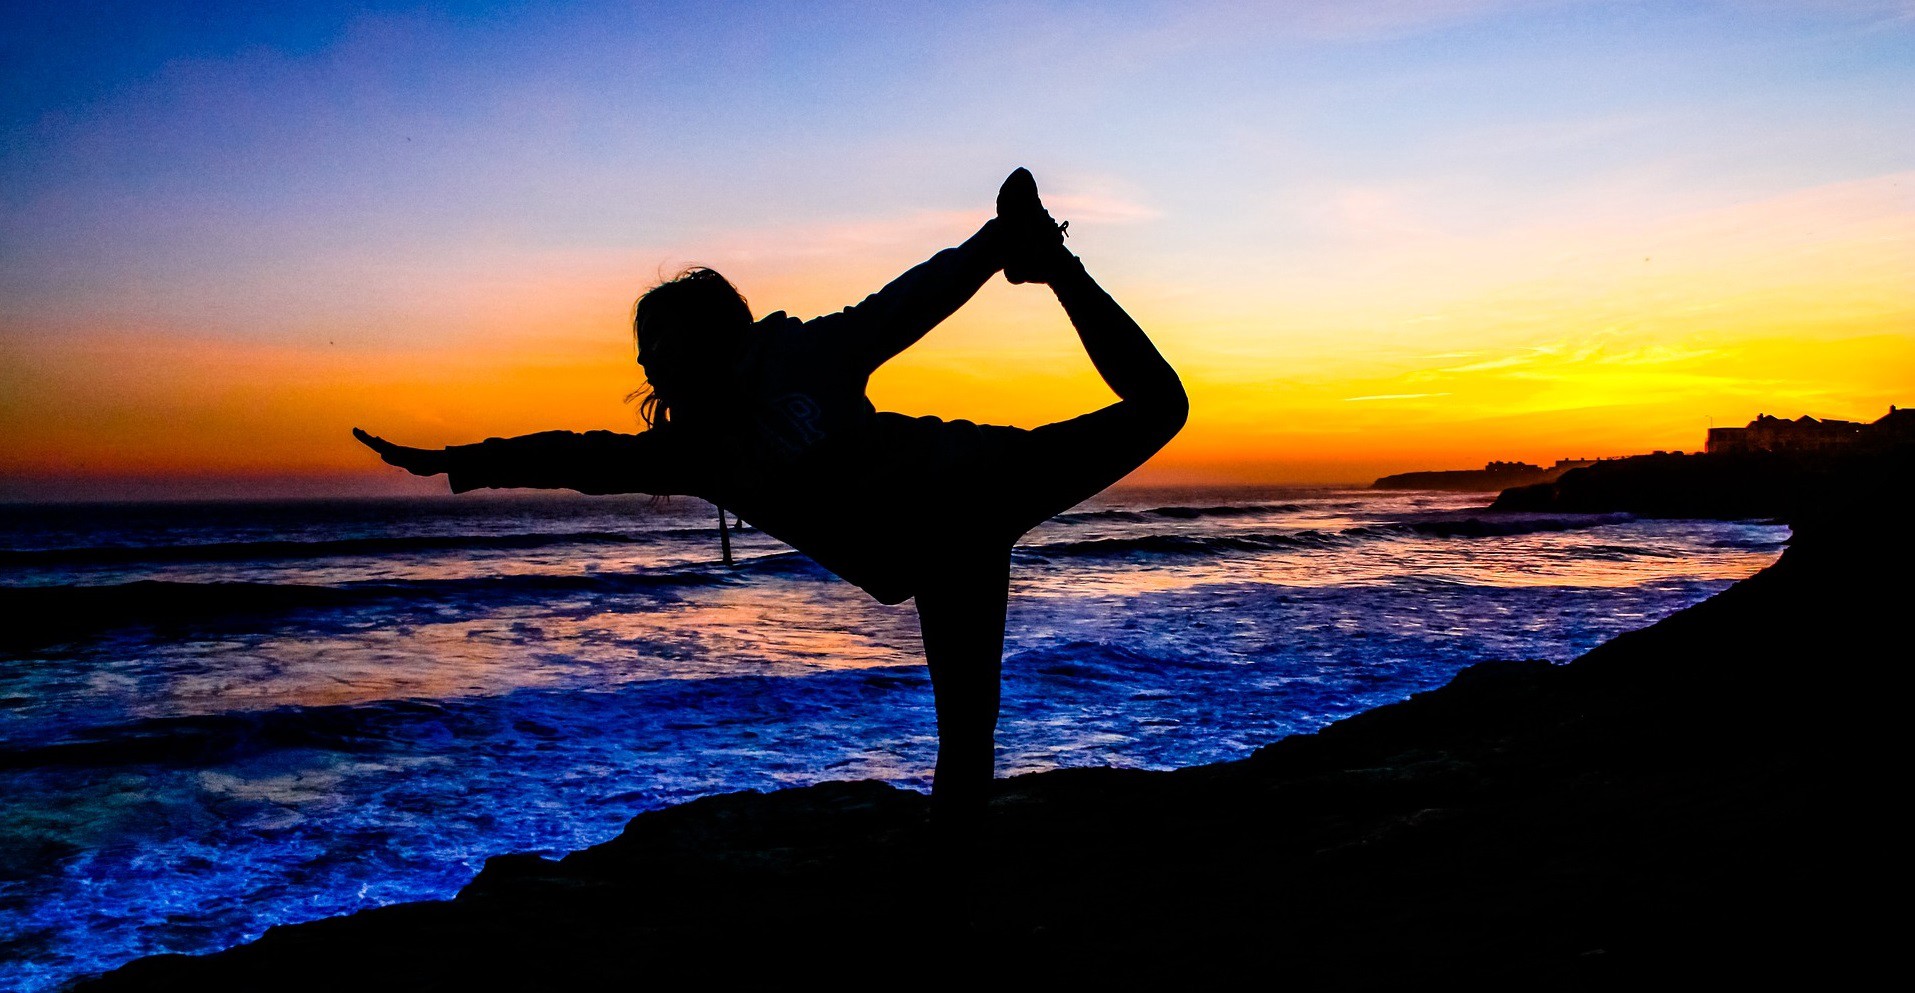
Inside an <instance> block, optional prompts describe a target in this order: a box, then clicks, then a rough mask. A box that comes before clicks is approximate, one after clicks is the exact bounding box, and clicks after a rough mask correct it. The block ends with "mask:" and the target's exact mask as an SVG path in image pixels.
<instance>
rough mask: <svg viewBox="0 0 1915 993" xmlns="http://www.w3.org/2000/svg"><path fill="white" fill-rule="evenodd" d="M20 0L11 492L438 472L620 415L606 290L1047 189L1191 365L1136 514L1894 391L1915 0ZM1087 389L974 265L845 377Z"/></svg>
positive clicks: (847, 259) (917, 254) (950, 398)
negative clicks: (838, 0) (880, 353)
mask: <svg viewBox="0 0 1915 993" xmlns="http://www.w3.org/2000/svg"><path fill="white" fill-rule="evenodd" d="M280 6H281V5H260V4H256V3H252V2H247V3H231V4H218V3H194V4H149V3H137V4H135V3H128V4H95V3H84V2H82V3H74V4H46V5H38V6H37V7H36V8H34V9H18V10H15V11H13V12H11V13H10V14H9V26H8V27H7V29H6V31H5V33H4V34H3V35H0V56H3V57H0V73H4V74H5V85H4V88H0V106H3V107H4V110H3V111H0V112H3V113H4V121H5V146H4V150H3V151H0V349H3V352H0V498H58V497H65V496H74V495H78V496H86V497H115V496H124V497H146V496H185V495H235V496H245V495H285V494H298V493H312V494H319V493H348V492H366V493H374V492H430V491H435V490H436V491H442V489H443V487H442V484H441V485H440V486H438V487H434V486H433V485H431V484H427V483H424V482H423V481H414V480H410V479H409V478H407V477H404V476H402V475H400V474H398V473H397V471H396V470H392V469H389V468H387V467H384V466H382V465H380V464H379V463H378V462H377V460H376V459H375V458H374V457H373V456H372V455H371V454H370V453H369V452H367V451H366V450H365V449H363V448H361V447H360V446H358V445H357V444H355V443H354V442H353V441H352V439H351V438H350V437H349V435H348V429H349V428H351V427H352V426H354V425H360V426H364V427H366V428H367V429H369V430H372V431H374V432H375V433H379V434H383V435H385V436H387V437H389V438H392V439H394V440H396V441H401V442H404V443H410V444H419V445H441V444H451V443H461V442H470V441H476V440H479V439H481V438H484V437H486V436H488V435H501V434H516V433H523V432H528V431H534V430H541V429H547V428H570V429H576V430H585V429H593V428H612V429H616V430H628V431H629V430H636V429H637V428H638V423H637V420H636V411H635V409H634V408H633V407H632V406H631V405H628V404H626V403H624V402H623V398H624V396H625V395H626V394H627V393H629V392H630V391H631V390H632V389H633V388H634V387H636V386H638V385H639V383H640V378H639V374H638V370H637V368H636V366H635V365H634V364H633V361H632V357H633V355H632V346H631V341H630V330H629V325H628V321H629V318H630V308H631V304H632V299H633V297H634V296H635V295H636V294H637V293H638V292H639V291H640V290H642V289H643V288H644V287H645V286H647V285H648V284H650V283H651V282H654V281H656V279H657V278H658V277H660V276H661V275H667V274H669V273H671V272H672V271H674V270H676V269H678V268H680V267H682V266H684V265H686V264H689V263H700V264H705V265H709V266H712V267H714V268H716V269H719V270H720V271H722V272H724V273H725V274H726V275H728V276H730V277H731V278H732V279H733V280H734V282H736V283H738V285H739V286H740V287H741V288H742V289H743V290H744V292H745V293H746V295H747V296H749V297H750V299H751V302H752V305H753V309H754V310H755V311H756V312H757V313H758V314H760V315H762V314H765V313H768V312H770V311H773V310H787V311H789V312H791V313H794V314H797V315H799V316H803V317H811V316H816V315H818V314H822V313H825V312H829V311H832V310H836V309H838V308H840V307H843V306H845V305H847V304H850V303H854V302H856V301H857V300H858V299H860V298H861V297H863V296H864V295H865V294H866V293H869V292H870V291H872V290H874V289H876V288H878V287H879V286H881V285H882V284H883V283H884V282H885V281H886V280H887V279H888V278H890V277H891V276H893V275H895V274H897V273H898V272H901V271H902V270H904V269H905V268H908V267H909V266H910V265H912V264H914V263H916V262H918V261H920V260H922V259H923V258H925V257H927V256H929V255H930V254H931V253H932V252H934V251H936V250H938V249H939V248H942V247H945V246H947V245H950V244H954V243H956V242H958V241H959V240H961V239H963V238H964V237H965V236H966V235H967V234H968V233H969V232H970V231H971V230H973V229H974V228H975V227H976V226H977V225H978V224H980V223H981V222H982V221H984V220H985V219H986V218H987V217H988V216H990V212H991V206H992V197H993V196H994V194H995V191H996V189H997V185H998V183H999V182H1000V181H1001V180H1002V179H1003V177H1004V175H1005V174H1006V173H1007V172H1009V171H1010V170H1011V169H1012V168H1013V167H1015V166H1018V165H1025V166H1029V167H1030V168H1031V169H1032V170H1033V172H1035V173H1036V175H1037V178H1038V182H1039V185H1040V187H1041V189H1042V190H1043V191H1044V193H1045V196H1046V200H1047V202H1048V203H1049V204H1050V206H1051V208H1052V212H1053V213H1054V214H1055V215H1057V216H1058V217H1059V218H1060V219H1069V220H1070V221H1071V228H1070V231H1071V242H1070V244H1071V246H1072V248H1073V249H1074V250H1075V251H1076V252H1078V254H1080V255H1081V256H1082V257H1083V258H1084V260H1085V262H1086V263H1087V264H1088V266H1089V268H1090V270H1091V272H1092V273H1093V274H1094V275H1096V276H1098V277H1099V279H1100V280H1101V281H1102V282H1103V283H1104V285H1105V286H1106V287H1107V288H1108V289H1110V290H1111V291H1112V292H1113V294H1114V295H1115V296H1116V297H1117V298H1118V300H1120V301H1121V302H1123V303H1124V304H1125V305H1126V306H1127V307H1128V308H1129V309H1130V311H1131V313H1132V314H1133V315H1134V316H1136V317H1137V318H1138V319H1139V321H1140V322H1141V323H1143V325H1144V326H1145V327H1146V328H1147V329H1148V330H1150V331H1151V332H1152V334H1153V336H1154V337H1155V338H1156V339H1157V340H1158V342H1159V343H1160V345H1161V347H1162V348H1163V350H1164V352H1165V354H1166V355H1167V356H1168V357H1169V358H1170V359H1171V361H1172V363H1173V364H1175V365H1176V366H1177V367H1178V368H1179V370H1180V371H1181V372H1182V373H1183V375H1184V378H1185V382H1186V384H1187V385H1188V387H1189V389H1190V393H1191V399H1192V404H1193V414H1192V419H1191V422H1190V426H1189V427H1188V428H1187V429H1186V431H1185V432H1184V434H1183V435H1182V436H1181V437H1180V438H1179V439H1178V440H1177V441H1176V442H1174V443H1173V444H1172V445H1171V447H1170V448H1169V449H1167V450H1166V451H1165V452H1164V453H1163V454H1162V455H1160V456H1159V457H1158V458H1157V459H1156V460H1155V461H1153V462H1152V463H1151V465H1149V466H1147V467H1146V468H1145V469H1144V470H1142V471H1141V472H1140V473H1139V474H1138V476H1137V477H1135V478H1136V479H1137V480H1139V481H1150V482H1196V481H1219V482H1231V481H1297V482H1350V481H1354V482H1367V481H1368V480H1369V479H1371V478H1374V477H1375V476H1377V475H1379V474H1381V473H1385V472H1393V471H1399V470H1405V469H1421V468H1458V467H1465V466H1471V465H1480V464H1481V463H1483V462H1484V461H1486V460H1489V459H1523V460H1528V461H1541V462H1548V461H1552V460H1554V459H1556V458H1558V457H1563V456H1572V457H1575V456H1591V457H1593V456H1598V455H1620V454H1628V453H1633V452H1641V451H1648V450H1650V449H1656V448H1665V449H1694V448H1698V447H1700V445H1701V442H1702V438H1703V434H1704V431H1705V429H1706V428H1707V427H1708V426H1709V425H1710V424H1711V423H1714V424H1717V425H1724V424H1739V423H1743V422H1745V421H1747V420H1749V419H1750V418H1752V417H1754V416H1755V415H1756V414H1757V413H1772V414H1781V415H1785V416H1797V415H1800V414H1803V413H1809V414H1814V415H1817V416H1825V417H1843V418H1852V419H1870V420H1872V419H1874V418H1876V417H1878V416H1880V415H1881V414H1882V413H1884V412H1885V411H1886V410H1887V407H1888V405H1889V404H1891V403H1898V404H1908V403H1915V4H1911V3H1910V2H1908V0H1895V2H1867V0H1853V2H1841V0H1828V2H1816V3H1809V2H1803V3H1789V2H1782V0H1775V2H1755V0H1752V2H1746V3H1720V4H1714V3H1660V2H1644V3H1571V2H1546V0H1534V2H1494V0H1418V2H1411V0H1349V2H1329V0H1326V2H1282V0H1277V2H1268V3H1260V4H1239V3H1217V4H1201V3H1184V2H1170V3H1108V4H1104V3H1099V4H1091V3H1049V4H1047V3H983V4H931V3H884V4H878V3H861V4H802V3H776V2H767V3H749V4H747V3H740V4H717V3H714V4H698V5H694V4H656V5H654V4H639V3H581V4H537V3H501V4H474V5H463V6H459V7H458V10H457V12H456V13H447V12H445V11H444V10H443V9H439V8H438V7H437V6H433V7H428V6H424V5H413V4H389V5H387V4H359V5H353V6H350V7H332V6H329V5H325V4H300V5H284V6H285V7H286V9H284V10H282V9H278V8H279V7H280ZM872 398H873V400H874V401H875V402H876V403H877V404H878V405H879V406H880V407H881V408H887V409H894V410H901V411H905V412H908V413H914V414H938V415H943V416H949V417H967V418H970V419H973V420H980V421H994V422H999V423H1011V424H1019V425H1024V426H1033V425H1036V424H1039V423H1042V422H1044V421H1047V420H1052V419H1056V418H1059V417H1064V416H1069V415H1072V414H1075V413H1078V412H1081V411H1084V410H1088V409H1091V408H1093V407H1095V406H1098V405H1101V404H1103V403H1105V402H1108V399H1109V395H1108V393H1107V391H1105V390H1104V388H1103V387H1102V385H1101V384H1100V383H1099V382H1098V380H1097V379H1096V376H1095V374H1094V373H1093V372H1092V370H1091V368H1090V365H1089V363H1088V362H1087V361H1086V360H1085V359H1084V357H1083V355H1082V352H1081V350H1080V349H1079V347H1078V345H1077V343H1076V340H1075V338H1074V336H1073V335H1072V334H1071V332H1070V329H1069V325H1068V324H1067V322H1065V320H1064V319H1063V316H1062V314H1061V312H1060V311H1059V310H1058V309H1057V306H1056V303H1055V301H1054V300H1053V299H1052V298H1051V297H1050V295H1049V294H1048V293H1047V292H1046V291H1044V290H1042V289H1041V288H1033V287H1012V286H1008V285H1006V284H1004V283H1003V282H1002V281H997V282H994V283H993V284H992V285H991V286H989V287H987V288H986V289H985V291H984V292H983V293H982V294H980V295H979V297H978V299H977V300H976V301H975V302H974V303H973V304H972V305H971V306H970V307H969V308H967V309H966V310H965V311H963V312H962V313H961V314H960V315H959V316H958V317H957V318H955V319H953V320H952V321H950V322H948V323H947V324H946V325H945V326H944V327H942V328H940V329H939V330H938V331H936V332H934V333H933V335H932V336H931V337H930V338H928V339H926V341H925V342H923V343H922V344H921V345H919V346H918V347H917V348H916V349H914V350H912V351H911V352H909V353H907V354H906V355H905V356H903V357H901V358H900V359H898V360H896V361H895V362H894V363H893V364H892V365H891V366H888V367H887V368H886V369H885V370H884V371H882V372H881V373H880V374H879V376H878V377H877V378H876V379H875V380H874V381H873V383H872Z"/></svg>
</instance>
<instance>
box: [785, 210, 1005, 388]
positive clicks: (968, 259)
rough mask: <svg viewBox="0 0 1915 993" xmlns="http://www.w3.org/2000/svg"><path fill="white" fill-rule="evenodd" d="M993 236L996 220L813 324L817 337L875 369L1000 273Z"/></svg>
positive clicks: (998, 252) (996, 241)
mask: <svg viewBox="0 0 1915 993" xmlns="http://www.w3.org/2000/svg"><path fill="white" fill-rule="evenodd" d="M997 231H998V222H997V221H996V220H991V221H986V222H985V224H984V226H983V227H982V228H979V229H978V232H977V233H976V234H974V235H972V236H971V237H969V238H967V239H965V241H964V243H963V244H962V245H959V246H957V247H956V248H947V249H945V250H944V251H941V252H939V253H937V254H936V255H933V256H931V257H930V258H929V259H927V260H925V261H923V262H920V263H918V264H917V265H915V266H912V267H911V268H910V269H908V270H906V271H905V273H904V274H903V275H901V276H899V277H898V278H896V279H894V280H892V281H891V282H889V283H886V284H885V286H884V288H883V289H881V290H879V291H878V292H876V293H873V294H871V295H870V296H868V297H865V298H864V299H863V300H862V301H860V302H859V303H858V304H857V305H855V306H852V307H847V308H845V309H844V310H843V311H842V312H840V313H836V314H828V315H826V316H824V317H821V318H819V319H818V321H817V322H815V323H816V324H817V326H818V327H819V329H820V330H821V331H822V332H823V333H826V334H831V335H836V336H839V337H840V340H841V342H842V344H843V346H844V347H845V348H846V349H847V350H849V351H850V353H851V354H852V355H853V356H854V359H855V360H856V361H857V362H858V363H859V364H860V365H862V366H864V368H865V369H866V371H870V370H875V369H876V368H877V367H879V366H881V365H883V364H884V363H886V362H887V361H890V359H891V357H892V356H894V355H896V354H898V353H899V352H902V351H904V350H905V349H907V348H910V347H911V346H912V345H913V344H916V343H917V340H918V339H919V338H922V337H924V336H925V335H926V334H927V333H929V332H930V330H931V329H932V328H934V327H937V326H938V325H939V324H940V323H943V321H944V319H945V318H947V317H949V316H951V315H952V314H954V313H956V312H957V309H958V308H959V307H962V306H964V304H965V302H966V301H968V300H970V299H971V298H972V297H973V296H976V295H977V291H978V290H979V289H980V288H981V287H983V285H984V284H985V283H987V282H989V281H990V279H991V277H992V276H994V275H996V274H997V271H998V270H999V269H1001V268H1003V266H1004V260H1003V252H1002V249H1001V248H1000V246H999V237H998V233H997Z"/></svg>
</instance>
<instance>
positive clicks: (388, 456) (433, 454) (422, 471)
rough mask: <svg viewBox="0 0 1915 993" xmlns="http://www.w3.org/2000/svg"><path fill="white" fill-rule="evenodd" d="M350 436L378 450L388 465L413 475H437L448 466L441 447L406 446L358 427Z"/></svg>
mask: <svg viewBox="0 0 1915 993" xmlns="http://www.w3.org/2000/svg"><path fill="white" fill-rule="evenodd" d="M352 436H353V437H355V438H357V439H359V442H360V444H363V445H365V446H366V447H367V448H370V449H372V450H373V451H375V452H378V453H379V457H380V458H382V459H385V460H386V463H387V464H388V465H396V466H398V467H399V468H401V469H404V470H405V471H407V472H409V473H412V474H413V475H415V476H437V475H438V474H440V473H442V472H445V471H446V470H447V469H448V468H449V465H448V460H447V457H446V452H445V449H443V448H407V447H406V446H404V445H395V444H393V443H392V442H390V441H387V440H386V439H384V438H381V437H379V436H377V435H371V434H367V433H366V432H364V431H361V430H360V429H358V428H353V429H352Z"/></svg>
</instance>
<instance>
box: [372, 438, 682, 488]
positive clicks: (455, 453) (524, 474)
mask: <svg viewBox="0 0 1915 993" xmlns="http://www.w3.org/2000/svg"><path fill="white" fill-rule="evenodd" d="M352 436H353V437H355V438H357V439H359V441H360V442H361V443H362V444H364V445H365V446H366V447H367V448H370V449H372V450H373V451H375V452H378V453H379V457H380V458H382V459H384V460H386V462H387V463H389V464H391V465H396V466H398V467H399V468H401V469H404V470H406V471H407V472H410V473H412V474H413V475H415V476H437V475H440V474H444V475H445V476H446V478H447V480H448V481H449V482H450V483H451V485H452V492H454V493H464V492H467V491H468V490H477V489H487V488H504V487H529V488H534V489H550V490H577V491H579V492H580V493H592V494H604V493H654V494H658V493H687V492H689V490H688V489H687V488H686V484H687V480H686V479H685V476H686V473H685V471H684V469H683V467H682V465H680V460H679V459H678V458H676V457H675V446H673V445H672V444H671V442H670V440H669V439H668V438H666V437H664V436H663V435H661V434H660V433H659V432H657V431H646V432H643V433H640V434H619V433H617V432H613V431H587V432H584V433H582V434H581V433H578V432H573V431H542V432H539V433H538V434H528V435H521V436H519V437H517V438H488V439H486V440H485V441H482V442H479V443H478V444H476V445H453V446H452V447H450V448H412V447H409V446H406V445H395V444H393V443H392V442H390V441H387V440H385V439H384V438H380V437H378V436H376V435H372V434H368V433H366V432H365V431H362V430H360V429H358V428H353V429H352Z"/></svg>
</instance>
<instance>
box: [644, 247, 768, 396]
mask: <svg viewBox="0 0 1915 993" xmlns="http://www.w3.org/2000/svg"><path fill="white" fill-rule="evenodd" d="M750 327H751V305H750V304H748V303H746V302H745V298H744V295H743V294H741V293H739V292H738V289H737V288H736V287H734V286H732V285H731V283H730V281H728V280H726V279H725V277H723V276H720V275H719V274H718V273H716V272H714V271H712V270H710V269H707V268H705V267H703V266H694V267H692V268H690V269H686V270H685V271H683V272H681V273H679V274H678V275H677V276H675V277H673V278H671V279H668V280H666V281H664V282H662V283H660V284H658V285H657V286H654V287H652V288H651V289H649V290H647V291H645V294H644V295H643V296H641V297H639V298H638V304H637V306H636V307H634V308H633V310H632V341H633V342H634V343H635V344H636V345H637V346H638V361H639V363H640V364H641V365H643V366H644V367H645V385H644V386H642V387H640V388H639V389H637V390H635V391H633V393H632V394H631V395H630V396H628V397H626V400H628V401H629V400H637V401H638V416H639V417H640V418H643V419H644V421H645V423H646V424H647V425H650V426H652V427H659V426H661V425H664V424H669V423H671V422H672V418H673V415H674V414H675V413H676V414H679V415H684V414H685V413H687V412H688V411H697V412H698V413H697V415H696V416H697V417H699V418H701V419H702V418H705V417H709V416H713V415H722V414H723V413H725V412H726V410H727V404H726V399H727V397H726V396H725V393H726V392H727V387H728V383H727V379H728V377H729V374H730V373H731V368H732V364H733V363H734V362H735V361H737V358H738V352H739V349H740V347H741V346H742V345H743V342H744V337H745V332H746V330H747V329H749V328H750Z"/></svg>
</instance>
